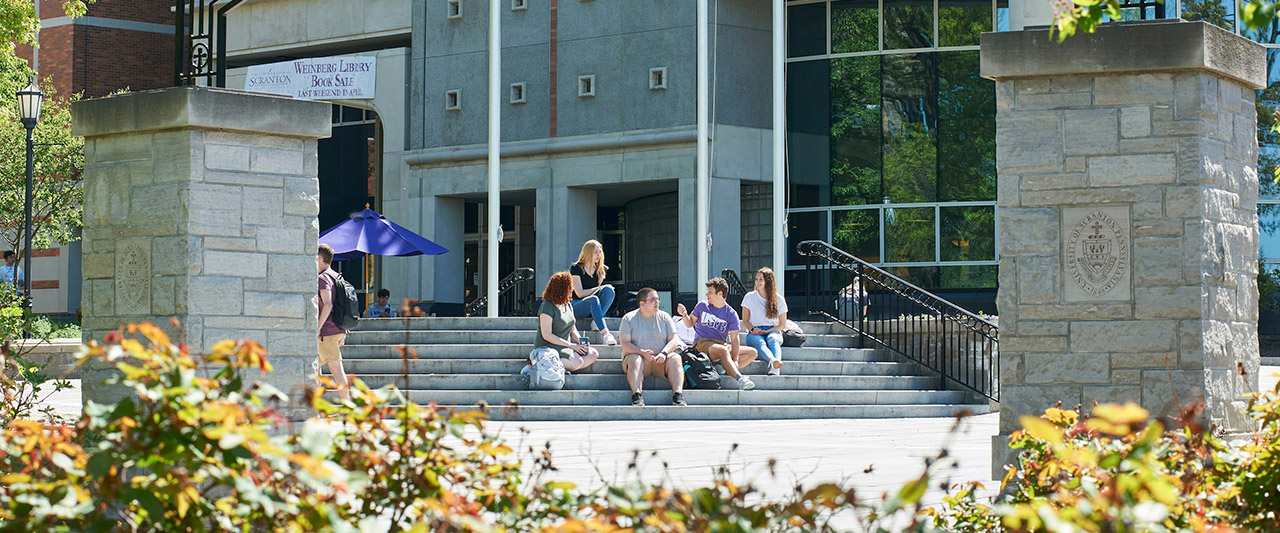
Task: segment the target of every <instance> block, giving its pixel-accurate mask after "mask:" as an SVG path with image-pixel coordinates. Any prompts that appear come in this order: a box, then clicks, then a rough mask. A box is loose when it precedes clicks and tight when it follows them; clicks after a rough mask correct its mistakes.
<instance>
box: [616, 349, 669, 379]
mask: <svg viewBox="0 0 1280 533" xmlns="http://www.w3.org/2000/svg"><path fill="white" fill-rule="evenodd" d="M633 357H639V359H637V360H636V361H637V363H638V364H641V365H644V371H643V372H641V374H642V375H646V376H662V377H666V376H667V362H666V361H663V362H662V364H658V363H655V362H653V361H645V360H644V356H642V355H640V354H634V353H624V354H622V371H623V372H626V371H627V367H628V366H629V365H628V364H627V363H628V362H630V361H632V358H633ZM667 359H668V360H670V359H675V360H676V361H679V360H680V354H679V353H670V354H667Z"/></svg>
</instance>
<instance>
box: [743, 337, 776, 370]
mask: <svg viewBox="0 0 1280 533" xmlns="http://www.w3.org/2000/svg"><path fill="white" fill-rule="evenodd" d="M747 346H750V347H752V348H755V349H756V351H757V352H760V357H763V358H764V360H765V361H768V362H770V363H772V362H774V361H781V360H782V332H781V331H774V332H772V333H769V334H767V335H751V334H747Z"/></svg>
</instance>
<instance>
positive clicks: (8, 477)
mask: <svg viewBox="0 0 1280 533" xmlns="http://www.w3.org/2000/svg"><path fill="white" fill-rule="evenodd" d="M29 481H31V476H28V475H26V474H5V475H4V476H2V477H0V483H3V484H5V485H12V484H14V483H27V482H29Z"/></svg>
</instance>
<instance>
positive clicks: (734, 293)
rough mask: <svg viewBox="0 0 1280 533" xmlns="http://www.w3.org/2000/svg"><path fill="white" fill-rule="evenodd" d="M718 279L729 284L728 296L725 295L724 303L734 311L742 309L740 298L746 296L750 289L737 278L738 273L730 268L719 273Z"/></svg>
mask: <svg viewBox="0 0 1280 533" xmlns="http://www.w3.org/2000/svg"><path fill="white" fill-rule="evenodd" d="M720 277H722V278H724V280H725V281H727V282H729V294H726V295H725V301H726V302H729V305H730V306H732V307H733V308H734V309H741V308H742V297H743V296H746V295H747V292H748V291H749V290H750V289H747V287H746V286H745V285H743V284H742V278H739V277H738V272H737V271H735V270H734V269H732V268H726V269H724V270H721V271H720Z"/></svg>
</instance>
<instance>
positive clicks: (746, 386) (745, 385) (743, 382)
mask: <svg viewBox="0 0 1280 533" xmlns="http://www.w3.org/2000/svg"><path fill="white" fill-rule="evenodd" d="M738 388H739V389H742V390H751V389H754V388H756V384H755V382H753V381H751V378H749V377H747V376H745V375H739V376H738Z"/></svg>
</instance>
